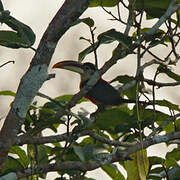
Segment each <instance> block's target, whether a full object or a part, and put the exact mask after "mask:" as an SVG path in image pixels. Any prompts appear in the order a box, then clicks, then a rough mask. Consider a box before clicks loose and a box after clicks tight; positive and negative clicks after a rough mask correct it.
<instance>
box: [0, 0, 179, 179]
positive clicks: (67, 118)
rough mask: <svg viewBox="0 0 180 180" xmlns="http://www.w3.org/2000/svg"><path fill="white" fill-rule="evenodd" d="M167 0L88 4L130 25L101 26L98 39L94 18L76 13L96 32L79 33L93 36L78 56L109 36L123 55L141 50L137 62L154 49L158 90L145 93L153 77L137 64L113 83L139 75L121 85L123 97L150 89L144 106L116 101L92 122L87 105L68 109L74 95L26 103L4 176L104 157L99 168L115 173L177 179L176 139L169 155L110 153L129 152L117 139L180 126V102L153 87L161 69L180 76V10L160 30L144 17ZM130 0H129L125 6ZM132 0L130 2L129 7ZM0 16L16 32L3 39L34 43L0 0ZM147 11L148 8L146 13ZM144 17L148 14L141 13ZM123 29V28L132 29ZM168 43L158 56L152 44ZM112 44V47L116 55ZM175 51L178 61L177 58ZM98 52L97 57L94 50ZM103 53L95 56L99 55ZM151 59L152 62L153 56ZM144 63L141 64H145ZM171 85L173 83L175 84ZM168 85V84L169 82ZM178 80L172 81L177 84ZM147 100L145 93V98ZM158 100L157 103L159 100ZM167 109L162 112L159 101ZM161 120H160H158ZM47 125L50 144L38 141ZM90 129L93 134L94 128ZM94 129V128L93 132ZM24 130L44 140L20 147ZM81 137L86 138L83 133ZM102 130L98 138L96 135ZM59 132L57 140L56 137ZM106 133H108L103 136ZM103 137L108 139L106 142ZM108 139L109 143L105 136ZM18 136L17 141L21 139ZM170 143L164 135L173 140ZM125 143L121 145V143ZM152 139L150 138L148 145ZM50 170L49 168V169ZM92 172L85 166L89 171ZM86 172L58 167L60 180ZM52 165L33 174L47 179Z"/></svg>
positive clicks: (157, 12)
mask: <svg viewBox="0 0 180 180" xmlns="http://www.w3.org/2000/svg"><path fill="white" fill-rule="evenodd" d="M170 3H171V1H170V0H159V1H158V3H157V2H156V1H154V0H144V1H140V0H136V1H129V3H127V1H124V0H123V1H118V0H101V1H100V0H93V1H92V2H91V4H90V5H89V8H96V7H101V8H102V10H104V13H109V15H111V16H112V18H113V20H116V21H117V23H122V24H125V25H126V27H127V29H128V27H129V26H131V28H132V32H131V33H123V32H120V30H116V29H108V30H107V31H105V32H101V33H100V34H98V35H97V38H96V39H95V37H94V33H95V28H98V26H99V25H97V27H95V20H94V19H92V18H91V17H87V18H83V19H78V20H77V21H76V22H75V23H74V24H73V25H72V28H73V26H78V25H79V23H84V24H85V25H87V28H89V30H90V34H91V38H92V40H90V39H89V38H88V37H80V40H85V41H87V42H88V43H89V45H88V46H87V47H85V48H84V50H82V51H81V52H80V53H79V58H78V61H79V62H82V61H83V60H84V59H85V57H87V56H88V55H89V54H90V53H97V51H98V50H99V49H100V48H101V45H103V44H104V45H106V46H110V45H111V43H112V42H114V41H117V42H118V43H119V46H120V51H121V52H124V54H122V55H121V60H122V61H123V60H125V59H126V57H127V56H128V55H130V54H131V55H132V54H137V61H140V60H141V58H142V57H143V56H144V54H145V53H149V54H150V55H152V58H153V59H155V63H151V64H150V65H152V64H158V66H157V68H156V72H155V75H154V78H153V79H152V81H153V83H154V84H153V85H152V84H151V85H152V91H153V96H152V97H151V96H150V95H148V94H147V91H145V90H144V89H146V86H145V82H147V83H148V82H149V81H147V80H146V78H144V76H145V73H143V70H144V69H143V70H142V69H141V68H142V67H140V66H138V67H137V76H136V77H132V76H129V75H120V74H119V76H117V77H116V78H114V79H113V80H112V81H111V83H112V82H118V83H119V84H130V83H131V82H132V81H134V80H137V79H138V78H139V79H138V80H137V82H136V83H135V84H134V85H132V86H130V87H129V88H127V89H126V91H123V92H122V96H123V97H127V98H129V99H136V100H138V99H139V98H140V97H142V96H144V97H147V96H150V98H151V99H152V101H151V102H152V103H153V106H150V105H141V104H138V103H136V104H135V105H133V107H129V106H128V105H126V104H125V105H123V106H113V107H108V108H106V110H105V111H102V112H99V113H98V114H96V116H95V118H96V120H95V122H92V119H91V118H90V117H92V116H93V114H91V115H90V114H89V113H88V112H84V111H79V112H77V113H74V112H72V111H71V110H69V109H66V104H67V103H68V102H69V101H70V100H71V98H72V97H73V95H67V94H66V95H63V96H59V97H57V98H54V99H51V98H49V97H46V98H47V99H48V102H46V103H45V104H44V105H42V106H38V105H37V104H38V103H37V102H33V103H32V105H31V106H30V107H29V109H28V111H27V114H26V118H25V120H24V123H23V126H22V127H21V129H20V130H19V132H18V134H17V138H19V141H17V142H16V143H14V144H15V145H14V146H12V147H11V149H10V151H9V153H10V154H9V156H8V158H7V160H6V163H5V166H4V168H3V170H2V172H1V174H0V176H4V175H5V174H8V173H10V172H18V171H21V172H22V171H23V169H26V168H32V169H35V168H36V167H38V166H40V165H44V164H49V163H54V162H57V163H63V162H81V163H86V162H87V163H91V162H95V163H97V164H98V163H100V165H99V166H97V168H98V167H100V168H101V169H102V170H103V171H104V172H105V173H106V174H107V175H108V176H109V177H110V178H111V179H114V180H116V179H120V180H124V179H128V180H131V179H132V180H139V179H141V180H144V179H157V180H160V179H162V178H167V179H168V178H169V179H172V180H175V179H179V178H180V173H179V172H180V167H179V164H178V162H179V161H180V148H179V146H178V143H179V141H178V142H174V143H175V144H177V146H176V148H174V149H173V150H172V151H171V152H167V154H166V157H165V158H160V157H156V156H151V157H149V156H148V155H147V149H146V148H145V149H143V150H136V151H135V152H133V153H130V154H128V157H126V159H123V160H118V161H117V160H116V162H118V163H119V164H118V165H117V164H116V165H115V164H113V160H112V161H108V160H109V159H108V158H109V157H111V156H113V155H114V154H116V153H114V152H116V151H117V152H118V153H121V152H125V151H126V150H127V151H128V148H133V145H132V144H131V147H127V145H114V144H113V142H117V141H118V142H122V143H127V144H128V143H133V142H137V141H138V142H140V143H143V141H145V140H148V139H149V138H154V137H155V136H156V135H160V133H162V132H163V133H165V135H168V133H175V132H178V131H179V130H180V118H178V117H179V116H177V117H176V114H178V113H179V111H180V108H179V106H178V105H177V104H175V103H174V102H170V101H168V100H167V99H166V98H165V99H164V100H160V99H157V98H156V96H155V94H156V90H155V86H158V87H163V85H164V86H166V85H165V84H161V86H160V84H158V83H157V82H156V78H157V76H160V75H165V76H167V77H168V78H169V79H171V80H173V81H174V82H179V81H180V75H179V74H177V73H174V72H173V70H172V69H171V68H170V66H173V67H174V68H175V67H176V65H177V61H178V58H179V55H178V53H177V52H176V47H177V46H178V45H179V41H180V34H179V32H180V31H179V30H180V29H179V15H180V14H179V12H180V10H178V11H177V12H176V16H170V17H169V18H168V19H167V20H166V21H165V22H164V24H165V26H166V28H165V29H160V28H159V29H158V30H157V31H156V32H155V33H153V34H149V35H148V33H149V31H150V30H151V28H149V27H143V26H142V23H143V22H142V21H147V22H148V20H149V19H155V18H156V19H158V20H159V19H160V18H161V17H162V15H163V14H164V13H165V12H166V10H167V8H168V7H169V5H170ZM176 3H177V4H178V3H180V1H177V2H176ZM127 4H128V5H127ZM127 6H128V7H127ZM106 7H117V8H118V9H119V11H120V10H121V8H126V10H127V11H128V13H129V14H130V16H129V17H130V19H128V20H122V19H121V16H120V13H119V14H118V16H116V15H114V14H112V13H111V12H109V10H108V11H107V10H106V9H105V8H106ZM0 11H1V15H0V22H1V23H5V24H7V25H8V26H9V27H10V28H11V29H12V30H13V31H0V45H2V46H6V47H8V48H32V45H33V44H34V42H35V34H34V32H33V30H32V29H31V28H30V27H29V26H27V25H25V24H24V23H22V22H20V21H18V20H17V19H16V18H14V17H12V16H10V12H9V11H6V10H4V8H3V5H2V2H1V1H0ZM143 14H145V15H143ZM142 17H144V19H143V20H142ZM127 29H126V30H127ZM142 37H144V41H143V42H141V43H140V44H139V45H138V46H136V44H137V42H138V41H139V39H140V38H142ZM134 44H135V48H134V49H133V48H132V47H134ZM162 45H163V46H164V48H165V51H166V48H167V47H168V46H171V47H172V49H171V50H170V52H169V53H168V54H167V55H166V57H164V58H159V57H157V56H156V55H155V54H154V53H153V51H151V50H152V48H159V47H160V46H162ZM114 53H115V50H114V51H113V52H112V55H113V54H114ZM173 57H175V60H173ZM95 58H97V57H95ZM99 59H100V58H99V57H98V58H97V59H96V60H97V61H98V60H99ZM150 62H151V61H150ZM140 64H141V63H140ZM172 84H173V83H172ZM169 86H171V84H170V85H169ZM172 86H173V85H172ZM0 96H12V97H14V96H16V93H14V92H12V91H9V90H7V91H1V92H0ZM147 100H148V99H147ZM85 101H87V100H86V99H85V98H82V99H81V100H80V101H78V102H77V103H78V104H80V105H82V106H83V103H84V102H85ZM155 104H156V105H155ZM156 107H163V108H165V109H168V111H166V112H164V111H162V110H161V108H156ZM60 110H61V111H63V112H64V116H63V117H61V118H58V117H56V115H57V113H58V112H59V111H60ZM155 125H156V127H155ZM64 127H65V133H64V134H61V133H62V132H59V129H63V128H64ZM147 128H148V129H149V130H150V131H151V132H152V133H154V134H152V137H150V136H147V134H146V133H145V131H146V129H147ZM45 129H50V130H52V133H58V135H59V136H56V137H51V136H50V140H49V141H48V143H49V144H47V143H45V142H43V141H42V142H41V140H42V138H43V134H42V131H43V130H45ZM89 132H90V133H89ZM92 132H93V133H95V135H94V136H93V135H92ZM21 137H23V138H24V139H25V140H26V138H27V137H29V138H30V139H31V140H33V138H34V139H39V141H38V143H28V142H27V143H24V144H27V146H26V147H22V145H23V144H21V141H20V140H22V139H23V138H22V139H20V138H21ZM82 137H83V138H82ZM96 137H101V139H100V138H99V139H98V138H96ZM58 138H59V140H57V139H58ZM104 139H105V140H104ZM105 141H106V142H105ZM107 142H109V143H107ZM18 143H19V144H18ZM171 143H173V142H170V141H167V142H166V146H167V147H168V146H169V145H170V144H171ZM119 146H122V147H119ZM149 146H150V145H149ZM119 165H121V166H122V167H123V168H124V169H125V170H126V172H127V178H126V177H125V176H124V174H123V173H122V172H121V170H120V169H119ZM49 171H50V170H49ZM87 171H88V170H87ZM87 171H82V170H81V169H80V170H74V169H73V168H72V169H65V170H64V169H63V170H61V169H59V170H57V172H58V175H59V178H57V179H92V178H88V177H87V176H86V173H87ZM47 173H48V171H46V172H44V171H41V170H39V171H38V170H37V172H35V173H33V174H30V176H32V179H35V178H38V177H41V178H44V179H45V178H46V176H47Z"/></svg>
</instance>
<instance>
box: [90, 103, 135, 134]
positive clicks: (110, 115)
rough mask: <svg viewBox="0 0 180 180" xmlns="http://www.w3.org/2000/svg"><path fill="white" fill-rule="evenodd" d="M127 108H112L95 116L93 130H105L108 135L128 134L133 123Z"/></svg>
mask: <svg viewBox="0 0 180 180" xmlns="http://www.w3.org/2000/svg"><path fill="white" fill-rule="evenodd" d="M131 113H132V112H131V111H130V110H129V109H128V107H127V106H121V107H113V108H110V109H107V110H106V111H104V112H101V113H99V114H98V115H97V119H96V122H95V123H93V125H92V127H93V128H99V129H101V130H107V131H108V132H109V133H113V134H114V133H117V132H129V131H130V128H131V127H132V126H133V124H134V123H136V122H133V120H132V118H131Z"/></svg>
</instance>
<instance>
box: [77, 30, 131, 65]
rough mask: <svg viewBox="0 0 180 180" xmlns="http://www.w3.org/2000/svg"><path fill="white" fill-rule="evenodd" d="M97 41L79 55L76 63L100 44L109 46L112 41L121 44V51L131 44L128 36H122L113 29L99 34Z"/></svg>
mask: <svg viewBox="0 0 180 180" xmlns="http://www.w3.org/2000/svg"><path fill="white" fill-rule="evenodd" d="M97 39H98V41H97V42H95V44H94V46H92V45H91V46H89V47H88V48H86V49H85V50H83V51H82V52H80V53H79V57H78V61H79V62H81V61H82V60H83V59H84V58H85V56H86V55H88V54H89V53H91V52H93V50H94V47H95V48H98V47H99V46H100V45H101V44H109V43H112V42H114V41H118V42H119V43H121V44H122V47H123V49H128V47H129V45H130V44H131V43H132V39H131V38H130V37H129V36H126V35H124V34H123V33H121V32H118V31H116V30H115V29H110V30H108V31H106V32H103V33H101V34H100V35H99V36H98V37H97Z"/></svg>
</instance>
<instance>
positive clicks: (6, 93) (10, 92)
mask: <svg viewBox="0 0 180 180" xmlns="http://www.w3.org/2000/svg"><path fill="white" fill-rule="evenodd" d="M0 96H13V97H15V96H16V93H14V92H12V91H8V90H7V91H0Z"/></svg>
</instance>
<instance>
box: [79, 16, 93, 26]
mask: <svg viewBox="0 0 180 180" xmlns="http://www.w3.org/2000/svg"><path fill="white" fill-rule="evenodd" d="M80 21H81V22H83V23H84V24H86V25H88V26H89V27H93V26H94V20H93V19H92V18H90V17H88V18H83V19H80Z"/></svg>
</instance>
